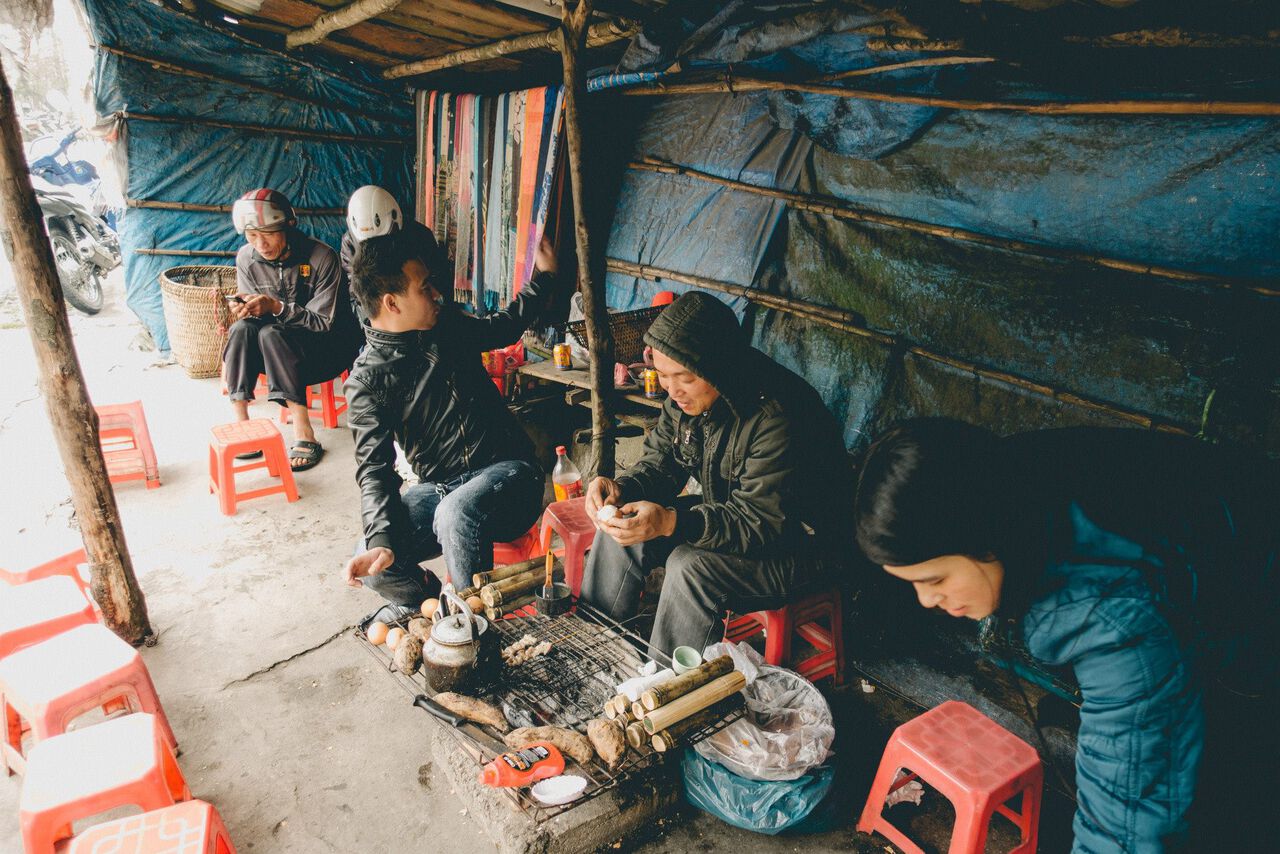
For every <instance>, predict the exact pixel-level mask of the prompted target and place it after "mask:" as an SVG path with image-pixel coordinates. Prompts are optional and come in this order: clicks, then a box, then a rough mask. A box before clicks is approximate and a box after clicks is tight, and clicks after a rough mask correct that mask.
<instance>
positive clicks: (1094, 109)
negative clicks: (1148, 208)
mask: <svg viewBox="0 0 1280 854" xmlns="http://www.w3.org/2000/svg"><path fill="white" fill-rule="evenodd" d="M760 91H769V92H805V93H808V94H811V95H832V96H835V97H837V98H858V99H860V100H864V101H880V102H883V103H887V104H914V105H916V106H920V107H936V108H938V109H944V110H968V111H976V112H986V111H1003V112H1014V113H1031V114H1034V115H1044V116H1280V103H1277V102H1271V101H1155V100H1116V101H981V100H976V99H970V98H939V97H934V96H932V95H911V94H907V93H901V92H879V91H876V90H875V89H855V88H852V87H845V86H832V85H830V84H828V83H802V82H798V81H789V80H761V79H759V78H752V77H737V76H727V75H726V77H725V79H723V80H711V81H706V82H699V83H663V82H662V81H660V80H659V81H653V82H649V83H639V84H636V85H635V86H634V87H631V88H627V89H624V90H623V94H626V95H705V94H714V93H720V92H729V93H734V94H737V93H740V92H760Z"/></svg>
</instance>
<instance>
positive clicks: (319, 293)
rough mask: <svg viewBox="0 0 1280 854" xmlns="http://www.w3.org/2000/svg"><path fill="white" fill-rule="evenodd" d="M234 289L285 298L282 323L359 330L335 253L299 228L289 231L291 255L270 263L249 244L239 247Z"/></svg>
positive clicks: (317, 328) (317, 329)
mask: <svg viewBox="0 0 1280 854" xmlns="http://www.w3.org/2000/svg"><path fill="white" fill-rule="evenodd" d="M236 289H237V290H238V291H239V292H240V293H242V294H265V295H266V296H269V297H274V298H275V299H278V300H280V301H281V302H283V303H284V311H282V312H281V313H280V315H279V316H278V317H276V318H275V319H276V321H277V322H278V323H280V324H281V325H283V326H292V327H297V328H299V329H308V330H310V331H312V332H334V331H342V332H347V333H351V334H355V331H356V325H355V317H354V316H353V315H352V314H351V300H350V297H349V296H348V294H347V280H346V276H344V275H343V273H342V267H341V266H340V265H339V263H338V255H337V253H335V252H334V251H333V250H332V249H330V248H329V247H328V246H326V245H325V244H323V243H321V242H320V241H318V240H313V239H312V238H310V237H307V236H306V235H305V234H303V233H302V232H300V231H298V230H297V229H289V254H288V256H287V257H286V258H285V260H283V261H268V260H266V259H265V258H263V257H262V256H261V255H259V254H258V251H257V250H256V249H254V248H253V247H252V246H250V245H249V244H247V243H246V244H245V245H244V246H241V247H240V251H239V252H237V253H236Z"/></svg>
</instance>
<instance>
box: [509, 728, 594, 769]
mask: <svg viewBox="0 0 1280 854" xmlns="http://www.w3.org/2000/svg"><path fill="white" fill-rule="evenodd" d="M502 740H503V741H505V742H506V743H507V746H508V747H514V748H516V749H519V748H521V747H524V746H525V745H526V744H531V743H533V742H535V741H549V742H551V743H552V744H554V745H555V746H556V747H558V748H559V749H560V752H561V753H563V754H564V755H565V756H568V757H569V758H570V759H572V760H573V761H575V762H577V763H578V764H579V765H586V764H587V763H588V762H590V761H591V757H592V756H594V755H595V754H593V753H592V751H591V742H590V741H588V740H587V738H586V736H584V735H583V734H582V733H578V732H574V731H573V730H571V729H564V728H563V727H558V726H526V727H520V729H513V730H512V731H511V732H509V733H507V734H506V735H504V736H503V737H502Z"/></svg>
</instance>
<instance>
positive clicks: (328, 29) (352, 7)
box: [284, 0, 400, 50]
mask: <svg viewBox="0 0 1280 854" xmlns="http://www.w3.org/2000/svg"><path fill="white" fill-rule="evenodd" d="M399 5H400V0H355V2H354V3H350V4H348V5H346V6H342V7H340V8H338V9H334V10H333V11H332V12H325V13H323V14H322V15H320V17H318V18H316V19H315V20H314V21H312V22H311V24H310V25H309V26H306V27H302V28H301V29H297V30H294V31H293V32H291V33H289V34H288V35H287V36H285V37H284V46H285V47H286V48H289V49H290V50H292V49H293V48H295V47H301V46H302V45H306V44H315V43H316V42H318V41H323V40H324V39H325V37H327V36H328V35H329V34H330V33H333V32H337V31H338V30H345V29H347V28H348V27H354V26H355V25H356V24H359V23H360V22H362V21H367V20H369V19H370V18H376V17H378V16H379V15H381V14H382V13H383V12H390V11H391V10H392V9H394V8H395V7H397V6H399Z"/></svg>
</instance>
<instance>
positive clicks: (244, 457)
mask: <svg viewBox="0 0 1280 854" xmlns="http://www.w3.org/2000/svg"><path fill="white" fill-rule="evenodd" d="M260 456H262V451H249V452H247V453H244V454H236V459H237V460H256V459H257V458H258V457H260Z"/></svg>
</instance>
